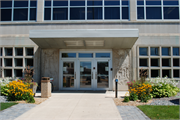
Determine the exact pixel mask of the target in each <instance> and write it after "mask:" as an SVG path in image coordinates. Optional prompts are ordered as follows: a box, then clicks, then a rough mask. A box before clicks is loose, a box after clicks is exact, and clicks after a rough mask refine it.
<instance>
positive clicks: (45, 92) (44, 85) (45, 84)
mask: <svg viewBox="0 0 180 120" xmlns="http://www.w3.org/2000/svg"><path fill="white" fill-rule="evenodd" d="M49 97H51V83H50V80H41V98H49Z"/></svg>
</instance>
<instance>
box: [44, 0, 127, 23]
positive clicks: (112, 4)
mask: <svg viewBox="0 0 180 120" xmlns="http://www.w3.org/2000/svg"><path fill="white" fill-rule="evenodd" d="M44 5H45V6H44V9H45V10H44V20H128V19H129V0H119V1H118V0H45V4H44ZM103 13H104V14H103Z"/></svg>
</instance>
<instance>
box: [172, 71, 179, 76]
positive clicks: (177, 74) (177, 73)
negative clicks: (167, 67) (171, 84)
mask: <svg viewBox="0 0 180 120" xmlns="http://www.w3.org/2000/svg"><path fill="white" fill-rule="evenodd" d="M173 77H175V78H179V70H174V71H173Z"/></svg>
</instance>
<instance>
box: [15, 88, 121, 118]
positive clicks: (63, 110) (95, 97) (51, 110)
mask: <svg viewBox="0 0 180 120" xmlns="http://www.w3.org/2000/svg"><path fill="white" fill-rule="evenodd" d="M15 120H122V118H121V116H120V114H119V112H118V109H117V107H116V106H115V104H114V101H113V100H112V98H111V97H106V94H105V93H103V92H102V93H101V92H100V93H96V92H95V93H92V91H91V92H90V93H88V92H87V93H86V92H85V93H81V92H80V93H78V92H76V93H73V92H72V93H71V92H67V93H53V94H52V97H51V98H49V99H48V100H46V101H45V102H43V103H41V104H40V105H37V106H36V107H34V108H32V109H31V110H29V111H28V112H26V113H24V114H23V115H21V116H19V117H18V118H16V119H15Z"/></svg>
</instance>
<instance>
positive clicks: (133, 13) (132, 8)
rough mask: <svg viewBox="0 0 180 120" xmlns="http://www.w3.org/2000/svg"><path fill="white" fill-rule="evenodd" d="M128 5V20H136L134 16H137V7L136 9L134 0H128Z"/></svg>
mask: <svg viewBox="0 0 180 120" xmlns="http://www.w3.org/2000/svg"><path fill="white" fill-rule="evenodd" d="M129 4H130V5H129V7H130V9H129V10H130V12H129V13H130V21H136V16H137V11H136V10H137V9H136V6H137V5H136V4H137V3H136V0H130V1H129Z"/></svg>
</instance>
